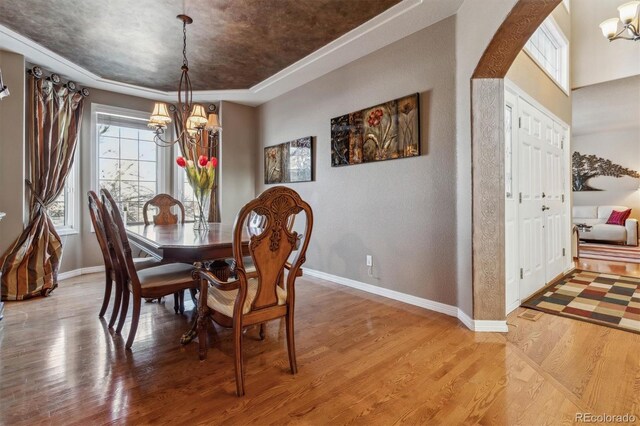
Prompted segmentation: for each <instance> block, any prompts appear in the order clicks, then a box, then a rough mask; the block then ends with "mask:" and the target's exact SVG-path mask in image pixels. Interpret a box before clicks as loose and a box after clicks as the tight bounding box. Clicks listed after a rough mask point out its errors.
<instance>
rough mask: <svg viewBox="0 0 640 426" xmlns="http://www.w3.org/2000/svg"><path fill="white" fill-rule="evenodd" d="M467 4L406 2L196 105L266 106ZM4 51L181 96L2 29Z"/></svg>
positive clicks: (199, 94) (124, 87) (83, 80)
mask: <svg viewBox="0 0 640 426" xmlns="http://www.w3.org/2000/svg"><path fill="white" fill-rule="evenodd" d="M462 1H463V0H403V1H401V2H400V3H398V4H396V5H395V6H393V7H391V8H389V9H388V10H386V11H385V12H383V13H381V14H380V15H378V16H376V17H374V18H372V19H371V20H369V21H367V22H365V23H364V24H362V25H360V26H359V27H357V28H355V29H353V30H351V31H349V32H348V33H346V34H344V35H342V36H341V37H339V38H337V39H336V40H334V41H332V42H331V43H329V44H327V45H326V46H324V47H321V48H320V49H318V50H316V51H315V52H313V53H311V54H309V55H307V56H306V57H304V58H302V59H301V60H299V61H297V62H295V63H294V64H292V65H290V66H288V67H287V68H285V69H283V70H282V71H280V72H278V73H276V74H274V75H273V76H271V77H269V78H267V79H266V80H263V81H262V82H260V83H258V84H256V85H255V86H253V87H251V88H249V89H239V90H202V91H194V92H193V99H194V100H195V101H197V102H211V101H220V100H225V101H232V102H238V103H242V104H246V105H253V106H256V105H260V104H262V103H264V102H267V101H269V100H271V99H274V98H276V97H278V96H280V95H282V94H284V93H286V92H288V91H290V90H293V89H295V88H297V87H300V86H302V85H304V84H306V83H308V82H310V81H312V80H315V79H316V78H319V77H321V76H323V75H325V74H327V73H329V72H331V71H333V70H336V69H338V68H340V67H342V66H344V65H346V64H348V63H350V62H353V61H355V60H357V59H359V58H361V57H363V56H366V55H368V54H370V53H372V52H374V51H376V50H378V49H381V48H383V47H385V46H387V45H389V44H391V43H393V42H396V41H398V40H400V39H402V38H404V37H406V36H408V35H410V34H413V33H414V32H416V31H419V30H421V29H423V28H426V27H428V26H430V25H432V24H435V23H436V22H438V21H441V20H442V19H445V18H447V17H449V16H451V15H453V14H455V13H456V11H457V10H458V8H459V7H460V5H461V4H462ZM0 49H1V50H8V51H11V52H16V53H19V54H21V55H23V56H24V57H25V59H26V60H27V61H28V62H32V63H35V64H38V65H40V66H42V67H44V68H46V69H48V70H51V71H55V72H56V73H57V74H60V75H62V76H64V77H65V78H68V79H69V80H73V81H75V82H76V83H79V84H81V85H83V86H88V87H93V88H96V89H101V90H108V91H110V92H116V93H122V94H126V95H132V96H138V97H142V98H147V99H154V100H161V101H167V102H173V101H175V99H176V97H177V92H176V91H171V92H166V91H162V90H155V89H150V88H145V87H141V86H135V85H131V84H126V83H121V82H118V81H114V80H109V79H106V78H102V77H101V76H99V75H97V74H95V73H93V72H91V71H89V70H87V69H85V68H82V67H81V66H79V65H77V64H75V63H73V62H72V61H70V60H68V59H67V58H64V57H62V56H60V55H58V54H57V53H55V52H53V51H51V50H49V49H47V48H45V47H44V46H41V45H39V44H37V43H35V42H34V41H33V40H31V39H29V38H26V37H24V36H22V35H21V34H19V33H17V32H15V31H13V30H11V29H9V28H7V27H5V26H2V25H0Z"/></svg>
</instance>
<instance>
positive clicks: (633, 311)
mask: <svg viewBox="0 0 640 426" xmlns="http://www.w3.org/2000/svg"><path fill="white" fill-rule="evenodd" d="M522 306H524V307H526V308H531V309H536V310H538V311H542V312H547V313H550V314H555V315H560V316H563V317H569V318H576V319H579V320H583V321H587V322H592V323H595V324H600V325H606V326H609V327H613V328H618V329H620V330H626V331H632V332H635V333H640V278H633V277H625V276H620V275H611V274H602V273H599V272H589V271H581V270H578V269H576V270H574V271H573V272H571V273H570V274H569V275H567V276H565V277H564V278H562V279H561V280H559V281H557V282H556V283H554V284H552V285H551V286H549V287H547V288H546V289H544V290H542V291H541V292H540V293H538V294H535V295H534V296H533V297H531V298H530V299H529V300H527V301H525V302H524V303H523V304H522Z"/></svg>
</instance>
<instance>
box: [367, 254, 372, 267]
mask: <svg viewBox="0 0 640 426" xmlns="http://www.w3.org/2000/svg"><path fill="white" fill-rule="evenodd" d="M367 266H373V256H371V255H370V254H368V255H367Z"/></svg>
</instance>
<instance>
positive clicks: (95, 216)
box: [87, 191, 115, 271]
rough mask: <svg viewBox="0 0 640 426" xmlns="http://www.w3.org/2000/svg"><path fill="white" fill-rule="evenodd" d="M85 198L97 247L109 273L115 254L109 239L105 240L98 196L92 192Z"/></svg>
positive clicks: (105, 233) (102, 214) (101, 209)
mask: <svg viewBox="0 0 640 426" xmlns="http://www.w3.org/2000/svg"><path fill="white" fill-rule="evenodd" d="M87 197H88V199H89V216H90V217H91V223H92V224H93V229H94V230H95V231H96V239H97V240H98V245H99V246H100V251H101V252H102V259H103V260H104V267H105V269H106V270H107V271H109V270H112V269H113V268H114V266H113V256H114V255H115V253H114V252H113V247H112V246H111V244H110V243H109V239H108V238H107V232H106V229H105V223H104V209H103V205H102V202H101V201H100V199H99V198H98V194H96V193H95V192H94V191H89V192H87Z"/></svg>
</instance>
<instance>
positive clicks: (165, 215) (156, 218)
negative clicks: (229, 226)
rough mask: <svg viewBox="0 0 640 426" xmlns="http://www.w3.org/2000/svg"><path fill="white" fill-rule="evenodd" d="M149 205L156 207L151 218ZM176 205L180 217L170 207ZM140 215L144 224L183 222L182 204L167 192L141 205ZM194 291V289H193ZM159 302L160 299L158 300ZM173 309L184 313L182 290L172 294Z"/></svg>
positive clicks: (192, 295) (183, 211)
mask: <svg viewBox="0 0 640 426" xmlns="http://www.w3.org/2000/svg"><path fill="white" fill-rule="evenodd" d="M149 207H156V208H157V209H158V214H155V215H153V218H151V219H149ZM173 207H177V208H178V209H179V211H180V217H179V218H178V215H177V214H174V213H173V212H172V211H171V209H172V208H173ZM142 216H143V218H144V224H145V225H151V224H152V223H153V224H154V225H175V224H177V223H184V220H185V216H186V214H185V210H184V205H183V204H182V203H181V202H180V201H179V200H176V199H175V198H173V197H172V196H171V195H169V194H158V195H156V196H155V197H153V198H152V199H150V200H149V201H147V202H146V203H144V206H143V207H142ZM194 291H195V290H194ZM191 297H192V298H193V303H196V301H195V296H194V294H193V293H192V294H191ZM158 302H160V300H158ZM173 310H174V311H175V312H176V314H177V313H178V312H180V313H181V314H183V313H184V290H183V291H181V292H178V293H174V295H173Z"/></svg>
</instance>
